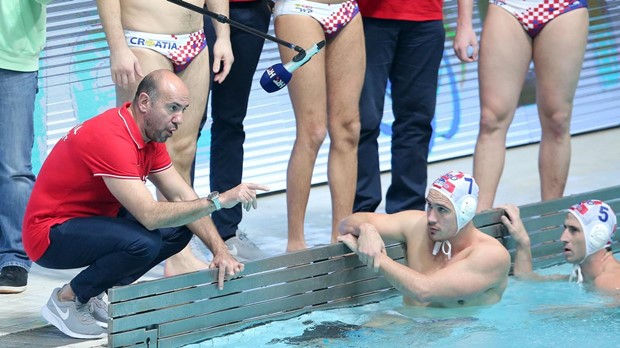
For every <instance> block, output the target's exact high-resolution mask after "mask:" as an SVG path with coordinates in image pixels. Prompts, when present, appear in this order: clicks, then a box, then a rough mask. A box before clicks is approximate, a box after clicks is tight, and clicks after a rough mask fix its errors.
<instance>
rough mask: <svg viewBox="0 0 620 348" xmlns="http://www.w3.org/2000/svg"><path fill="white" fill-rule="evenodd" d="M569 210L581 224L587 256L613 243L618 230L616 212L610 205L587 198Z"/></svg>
mask: <svg viewBox="0 0 620 348" xmlns="http://www.w3.org/2000/svg"><path fill="white" fill-rule="evenodd" d="M568 212H569V213H571V214H573V215H574V216H575V217H576V218H577V220H578V221H579V223H580V224H581V228H582V230H583V235H584V236H585V242H586V256H585V257H588V256H590V255H592V254H594V253H595V252H597V251H599V250H601V249H603V248H605V247H607V246H610V245H611V243H612V239H613V236H614V231H615V230H616V214H615V213H614V211H613V210H612V209H611V207H610V206H609V205H607V204H606V203H605V202H602V201H599V200H595V199H593V200H587V201H583V202H581V203H579V204H575V205H573V206H572V207H570V208H569V210H568ZM585 257H584V260H585ZM581 262H583V261H581Z"/></svg>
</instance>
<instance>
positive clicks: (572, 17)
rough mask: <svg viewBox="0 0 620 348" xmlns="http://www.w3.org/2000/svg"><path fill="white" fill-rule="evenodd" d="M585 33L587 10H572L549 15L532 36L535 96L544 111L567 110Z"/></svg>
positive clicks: (577, 76)
mask: <svg viewBox="0 0 620 348" xmlns="http://www.w3.org/2000/svg"><path fill="white" fill-rule="evenodd" d="M587 37H588V11H587V9H585V8H581V9H578V10H574V11H571V12H568V13H565V14H562V15H560V16H559V17H557V18H555V19H553V20H552V21H550V22H549V23H547V25H546V26H545V27H544V28H543V29H542V30H541V31H540V33H539V34H538V35H537V36H536V38H535V39H534V53H533V54H534V68H535V69H536V80H537V92H538V93H537V100H538V105H539V108H540V109H541V110H542V111H543V112H542V113H541V115H540V117H541V122H543V125H544V122H545V120H544V119H542V117H544V115H548V116H553V114H554V113H556V112H561V113H562V114H569V113H570V109H571V108H572V101H573V98H574V96H575V90H576V89H577V83H578V81H579V75H580V72H581V67H582V65H583V59H584V53H585V49H586V44H587Z"/></svg>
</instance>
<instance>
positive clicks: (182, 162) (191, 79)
mask: <svg viewBox="0 0 620 348" xmlns="http://www.w3.org/2000/svg"><path fill="white" fill-rule="evenodd" d="M209 70H210V69H209V51H208V49H206V48H205V49H204V50H203V51H202V52H200V53H199V54H198V55H197V56H196V57H195V58H194V60H192V62H191V63H190V64H189V65H188V66H187V68H185V70H183V71H181V72H180V73H178V75H179V77H180V78H181V79H182V80H183V82H185V85H187V88H188V89H189V94H190V96H189V97H190V100H191V103H192V107H190V108H188V109H187V111H185V113H184V121H183V124H182V125H181V126H180V127H179V129H178V130H177V131H176V132H175V134H174V136H172V137H170V138H169V139H168V140H167V141H166V148H167V149H168V153H169V154H170V158H172V164H173V165H174V168H175V169H176V170H177V171H178V172H179V174H181V176H182V177H183V179H185V182H187V183H188V184H190V185H191V180H190V171H191V168H192V165H193V163H194V157H195V156H196V143H197V139H198V130H199V128H200V123H201V120H202V117H203V115H204V111H205V106H206V105H207V100H208V97H209V84H210V79H208V78H205V77H207V76H210V73H209ZM207 267H208V265H207V264H206V263H204V262H202V261H200V260H199V259H198V258H196V256H195V255H194V254H193V253H192V250H191V248H190V247H189V246H187V247H186V248H185V249H183V251H182V252H181V253H179V254H177V255H174V256H172V257H171V258H170V259H169V260H168V261H166V265H165V268H164V274H165V275H166V276H172V275H177V274H182V273H187V272H193V271H196V270H199V269H206V268H207Z"/></svg>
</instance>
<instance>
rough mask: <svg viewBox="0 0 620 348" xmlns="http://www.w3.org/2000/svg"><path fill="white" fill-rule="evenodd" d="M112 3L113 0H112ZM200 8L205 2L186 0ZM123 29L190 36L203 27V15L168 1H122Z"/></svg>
mask: <svg viewBox="0 0 620 348" xmlns="http://www.w3.org/2000/svg"><path fill="white" fill-rule="evenodd" d="M110 1H111V0H110ZM184 1H185V2H188V3H191V4H193V5H196V6H198V7H203V6H204V5H205V0H184ZM120 6H121V19H122V24H123V28H124V29H126V30H135V31H140V32H145V33H152V34H189V33H193V32H195V31H197V30H200V29H202V27H203V19H202V18H203V17H202V14H200V13H197V12H194V11H191V10H188V9H186V8H184V7H181V6H179V5H176V4H173V3H171V2H168V1H166V0H149V1H144V0H122V1H120Z"/></svg>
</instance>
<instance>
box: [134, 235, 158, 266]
mask: <svg viewBox="0 0 620 348" xmlns="http://www.w3.org/2000/svg"><path fill="white" fill-rule="evenodd" d="M151 234H153V231H151V232H149V235H144V236H143V237H142V238H140V239H137V240H135V241H134V242H133V243H131V244H130V245H129V247H128V248H127V250H126V251H127V253H129V254H130V255H131V256H132V257H133V258H134V259H136V260H140V261H141V262H142V261H143V262H147V263H148V262H150V261H152V260H154V259H155V258H156V257H157V255H159V252H160V249H161V247H162V243H161V238H159V237H157V236H151Z"/></svg>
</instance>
